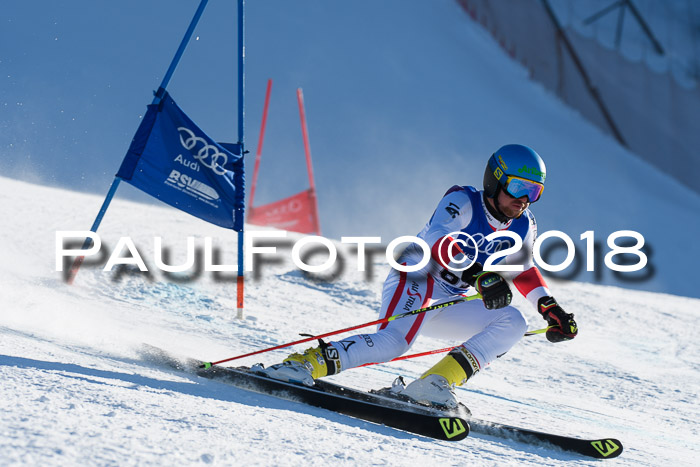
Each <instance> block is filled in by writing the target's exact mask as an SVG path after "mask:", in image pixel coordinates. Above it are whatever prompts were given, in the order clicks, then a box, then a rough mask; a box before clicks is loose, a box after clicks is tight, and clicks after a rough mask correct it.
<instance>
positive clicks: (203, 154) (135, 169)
mask: <svg viewBox="0 0 700 467" xmlns="http://www.w3.org/2000/svg"><path fill="white" fill-rule="evenodd" d="M240 148H241V146H240V144H230V143H216V142H214V140H212V139H211V138H210V137H208V136H207V135H206V134H205V133H204V132H203V131H202V130H201V129H199V127H198V126H197V125H195V124H194V122H193V121H192V120H190V119H189V117H188V116H187V115H185V113H184V112H183V111H182V110H181V109H180V108H179V107H178V106H177V104H176V103H175V101H174V100H173V99H172V98H171V97H170V95H169V94H168V93H167V92H166V93H165V94H164V95H163V97H162V99H161V101H160V103H154V104H151V105H149V106H148V111H147V112H146V115H145V116H144V117H143V120H142V121H141V124H140V125H139V128H138V130H137V131H136V134H135V135H134V139H133V140H132V142H131V146H130V147H129V151H128V152H127V153H126V156H125V157H124V160H123V161H122V165H121V167H120V168H119V172H117V177H119V178H121V179H123V180H124V181H126V182H128V183H129V184H131V185H133V186H135V187H136V188H138V189H140V190H142V191H144V192H146V193H148V194H149V195H151V196H153V197H155V198H158V199H159V200H161V201H163V202H164V203H167V204H169V205H171V206H173V207H176V208H178V209H180V210H182V211H185V212H187V213H189V214H192V215H193V216H196V217H199V218H200V219H203V220H205V221H207V222H211V223H212V224H216V225H218V226H221V227H224V228H227V229H233V230H236V231H238V232H240V231H241V230H242V229H243V211H244V196H245V179H244V172H243V157H242V155H241V150H240Z"/></svg>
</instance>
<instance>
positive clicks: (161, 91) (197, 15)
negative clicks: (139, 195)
mask: <svg viewBox="0 0 700 467" xmlns="http://www.w3.org/2000/svg"><path fill="white" fill-rule="evenodd" d="M208 1H209V0H202V1H201V2H200V3H199V7H198V8H197V11H196V12H195V14H194V17H193V18H192V21H190V26H189V27H188V28H187V31H186V32H185V37H183V38H182V41H181V42H180V47H178V49H177V52H175V56H174V57H173V59H172V61H171V62H170V66H169V67H168V71H167V72H166V73H165V76H164V77H163V81H162V82H161V83H160V87H158V90H157V91H156V92H155V98H154V99H153V104H158V103H159V102H160V101H161V99H162V98H163V95H164V94H165V88H166V87H167V86H168V83H169V82H170V78H172V77H173V73H175V68H177V65H178V63H179V62H180V59H181V58H182V54H183V53H184V52H185V48H186V47H187V44H188V43H189V42H190V39H191V38H192V34H193V33H194V29H195V27H196V26H197V23H198V22H199V18H201V16H202V13H203V12H204V8H206V6H207V2H208ZM120 182H121V178H119V177H114V180H113V181H112V184H111V185H110V187H109V191H108V192H107V196H105V199H104V201H103V202H102V207H101V208H100V212H98V213H97V217H96V218H95V222H93V223H92V227H91V228H90V231H91V232H97V229H98V228H99V227H100V224H101V223H102V218H103V217H104V215H105V213H106V212H107V208H109V205H110V203H111V202H112V198H114V195H115V194H116V192H117V188H118V187H119V183H120ZM91 246H92V239H91V238H86V239H85V242H84V243H83V248H82V249H83V250H87V249H88V248H90V247H91ZM84 259H85V257H84V256H78V257H76V258H75V261H73V266H72V267H71V269H70V272H69V274H68V279H67V280H66V282H68V284H72V283H73V281H74V280H75V276H76V275H77V274H78V270H79V269H80V266H81V265H82V264H83V260H84Z"/></svg>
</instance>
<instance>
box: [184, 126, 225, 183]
mask: <svg viewBox="0 0 700 467" xmlns="http://www.w3.org/2000/svg"><path fill="white" fill-rule="evenodd" d="M177 131H178V132H179V133H180V143H182V146H183V147H184V148H185V149H187V150H188V151H190V154H192V156H193V157H194V158H195V159H197V160H198V161H199V162H200V164H202V165H203V166H204V167H207V168H209V169H211V170H212V171H214V173H215V174H217V175H223V174H225V173H226V170H225V169H224V165H226V163H227V162H228V156H226V154H224V153H223V152H221V151H219V148H217V147H216V146H214V145H213V144H209V143H208V142H207V140H205V139H204V138H201V137H199V136H197V135H195V134H194V133H193V132H192V130H190V129H189V128H187V127H184V126H181V127H179V128H178V129H177ZM198 143H201V144H202V147H201V148H200V149H199V151H197V152H195V151H194V149H195V147H196V146H197V144H198ZM220 159H223V162H220Z"/></svg>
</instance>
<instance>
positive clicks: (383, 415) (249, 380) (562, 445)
mask: <svg viewBox="0 0 700 467" xmlns="http://www.w3.org/2000/svg"><path fill="white" fill-rule="evenodd" d="M144 349H145V350H144V353H145V354H146V356H147V357H148V358H149V359H150V360H152V361H153V362H155V363H159V364H165V365H166V366H168V367H170V368H173V369H176V370H180V371H186V372H189V373H193V374H196V375H198V376H201V377H204V378H207V379H212V380H218V381H222V382H224V383H227V384H231V385H233V386H236V387H238V388H240V389H245V390H250V391H254V392H258V393H261V394H267V395H272V396H275V397H280V398H283V399H289V400H294V401H297V402H302V403H305V404H307V405H312V406H316V407H321V408H325V409H328V410H331V411H334V412H337V413H341V414H344V415H349V416H351V417H354V418H358V419H362V420H366V421H369V422H374V423H378V424H384V425H386V426H389V427H392V428H397V429H399V430H403V431H407V432H411V433H415V434H419V435H423V436H428V437H431V438H436V439H440V440H447V441H459V440H462V439H464V438H466V437H467V436H468V435H469V433H470V431H471V432H472V433H479V434H483V435H487V436H494V437H498V438H504V439H511V440H514V441H518V442H522V443H526V444H535V445H537V444H542V445H550V446H553V447H556V448H559V449H561V450H564V451H569V452H573V453H576V454H579V455H582V456H587V457H592V458H596V459H612V458H614V457H617V456H619V455H620V454H621V453H622V451H623V446H622V442H620V440H618V439H615V438H601V439H581V438H576V437H571V436H563V435H556V434H552V433H546V432H542V431H536V430H531V429H527V428H521V427H517V426H512V425H507V424H502V423H497V422H491V421H487V420H482V419H479V418H476V417H473V416H472V415H471V413H470V411H469V409H468V408H467V407H466V406H464V405H462V404H460V407H459V408H457V409H454V410H450V411H448V410H441V409H438V408H432V407H427V406H422V405H417V404H413V403H410V402H407V401H406V400H404V399H402V398H401V396H400V395H398V396H397V395H396V394H392V393H391V391H390V390H389V388H384V389H380V390H376V391H371V392H365V391H361V390H357V389H352V388H348V387H346V386H341V385H338V384H334V383H330V382H328V381H325V380H317V381H316V384H315V385H314V386H313V387H309V386H304V385H301V384H295V383H287V382H284V381H279V380H275V379H271V378H268V377H266V376H264V375H260V374H256V373H253V372H251V371H250V369H249V368H229V367H221V366H213V367H211V368H207V369H202V368H200V366H201V365H202V362H201V361H199V360H193V359H188V360H186V361H182V360H180V359H177V358H175V357H173V356H171V355H170V354H168V353H167V352H165V351H163V350H161V349H158V348H155V347H151V346H145V347H144Z"/></svg>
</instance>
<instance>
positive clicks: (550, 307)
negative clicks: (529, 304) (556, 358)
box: [537, 297, 578, 342]
mask: <svg viewBox="0 0 700 467" xmlns="http://www.w3.org/2000/svg"><path fill="white" fill-rule="evenodd" d="M537 311H539V312H540V314H541V315H542V318H544V319H545V320H547V324H549V325H550V326H554V327H553V328H551V329H549V330H547V334H546V335H547V340H548V341H549V342H562V341H569V340H571V339H573V338H574V337H576V334H578V326H577V325H576V321H574V315H573V314H571V313H567V312H565V311H564V310H563V309H562V307H560V306H559V305H558V304H557V301H556V300H554V297H542V298H540V299H539V300H538V301H537Z"/></svg>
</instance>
